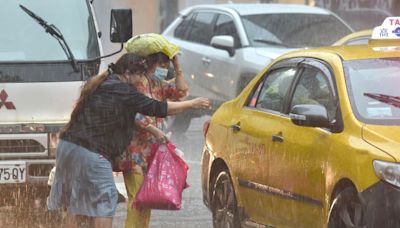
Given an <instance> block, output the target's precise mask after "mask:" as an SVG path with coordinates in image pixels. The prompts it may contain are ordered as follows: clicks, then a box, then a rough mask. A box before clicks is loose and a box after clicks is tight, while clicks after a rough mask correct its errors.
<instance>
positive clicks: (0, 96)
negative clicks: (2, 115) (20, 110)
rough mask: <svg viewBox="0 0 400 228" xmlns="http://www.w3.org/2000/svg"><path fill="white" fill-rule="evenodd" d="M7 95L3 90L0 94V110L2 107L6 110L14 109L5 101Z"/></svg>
mask: <svg viewBox="0 0 400 228" xmlns="http://www.w3.org/2000/svg"><path fill="white" fill-rule="evenodd" d="M7 98H8V94H7V93H6V91H5V90H4V89H3V90H1V92H0V109H1V108H2V107H3V105H4V106H5V107H6V109H15V106H14V104H13V103H12V102H11V101H7Z"/></svg>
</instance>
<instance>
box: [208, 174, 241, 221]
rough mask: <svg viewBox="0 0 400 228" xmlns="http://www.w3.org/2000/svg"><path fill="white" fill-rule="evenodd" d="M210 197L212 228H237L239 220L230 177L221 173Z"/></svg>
mask: <svg viewBox="0 0 400 228" xmlns="http://www.w3.org/2000/svg"><path fill="white" fill-rule="evenodd" d="M213 189H214V190H213V193H212V196H211V212H212V217H213V226H214V228H239V227H240V218H239V214H238V210H237V202H236V197H235V192H234V189H233V185H232V181H231V176H230V175H229V173H228V172H227V171H225V170H223V171H221V172H220V173H219V174H218V176H217V178H216V180H215V184H214V188H213Z"/></svg>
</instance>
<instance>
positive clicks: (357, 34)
mask: <svg viewBox="0 0 400 228" xmlns="http://www.w3.org/2000/svg"><path fill="white" fill-rule="evenodd" d="M371 35H372V29H367V30H362V31H358V32H354V33H351V34H349V35H347V36H344V37H342V38H341V39H339V40H338V41H336V42H335V43H334V44H333V46H340V45H346V44H348V43H349V42H350V41H352V40H357V39H364V38H367V37H371Z"/></svg>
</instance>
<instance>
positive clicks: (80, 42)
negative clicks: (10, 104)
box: [0, 0, 100, 62]
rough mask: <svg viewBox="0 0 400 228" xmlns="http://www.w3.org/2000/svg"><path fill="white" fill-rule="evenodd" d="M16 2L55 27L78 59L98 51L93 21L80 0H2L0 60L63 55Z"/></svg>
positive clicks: (48, 58) (63, 57) (59, 57)
mask: <svg viewBox="0 0 400 228" xmlns="http://www.w3.org/2000/svg"><path fill="white" fill-rule="evenodd" d="M19 5H23V6H25V7H26V8H28V9H29V10H31V11H32V12H34V13H35V14H37V15H38V16H40V17H41V18H42V19H44V20H45V21H47V23H48V24H49V25H50V24H54V25H55V26H57V27H58V28H59V29H60V31H61V33H62V34H63V35H64V38H65V40H66V41H67V43H68V45H69V46H70V48H71V51H72V52H73V54H74V56H75V58H76V59H78V60H85V59H89V58H94V57H98V56H99V55H100V54H99V53H100V51H99V44H98V41H97V34H96V30H95V26H94V21H93V19H92V17H91V12H90V11H89V5H88V2H87V1H84V0H68V1H60V0H35V1H32V0H4V1H1V10H2V11H3V12H7V13H1V14H0V28H2V31H1V33H0V61H13V62H19V61H21V62H29V61H60V60H66V59H67V57H66V55H65V53H64V51H63V49H62V48H61V46H60V45H59V43H58V42H57V40H56V39H54V38H53V37H51V35H50V34H48V33H46V32H45V30H44V28H43V27H42V26H40V25H39V24H38V23H37V22H36V21H35V20H34V19H32V18H31V17H30V16H28V15H27V14H26V13H25V12H24V11H23V10H22V9H21V8H20V7H19Z"/></svg>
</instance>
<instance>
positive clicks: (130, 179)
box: [124, 171, 151, 228]
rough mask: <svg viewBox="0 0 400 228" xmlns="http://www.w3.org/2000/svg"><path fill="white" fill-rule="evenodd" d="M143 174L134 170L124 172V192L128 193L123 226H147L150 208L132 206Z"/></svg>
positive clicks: (142, 227)
mask: <svg viewBox="0 0 400 228" xmlns="http://www.w3.org/2000/svg"><path fill="white" fill-rule="evenodd" d="M143 179H144V176H143V174H140V173H135V172H134V171H132V172H130V173H124V181H125V187H126V192H127V193H128V205H127V207H128V212H127V215H126V221H125V228H147V227H149V223H150V213H151V210H150V209H137V208H134V207H133V208H132V203H133V202H134V201H135V196H136V193H137V192H138V191H139V188H140V186H141V185H142V183H143Z"/></svg>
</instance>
